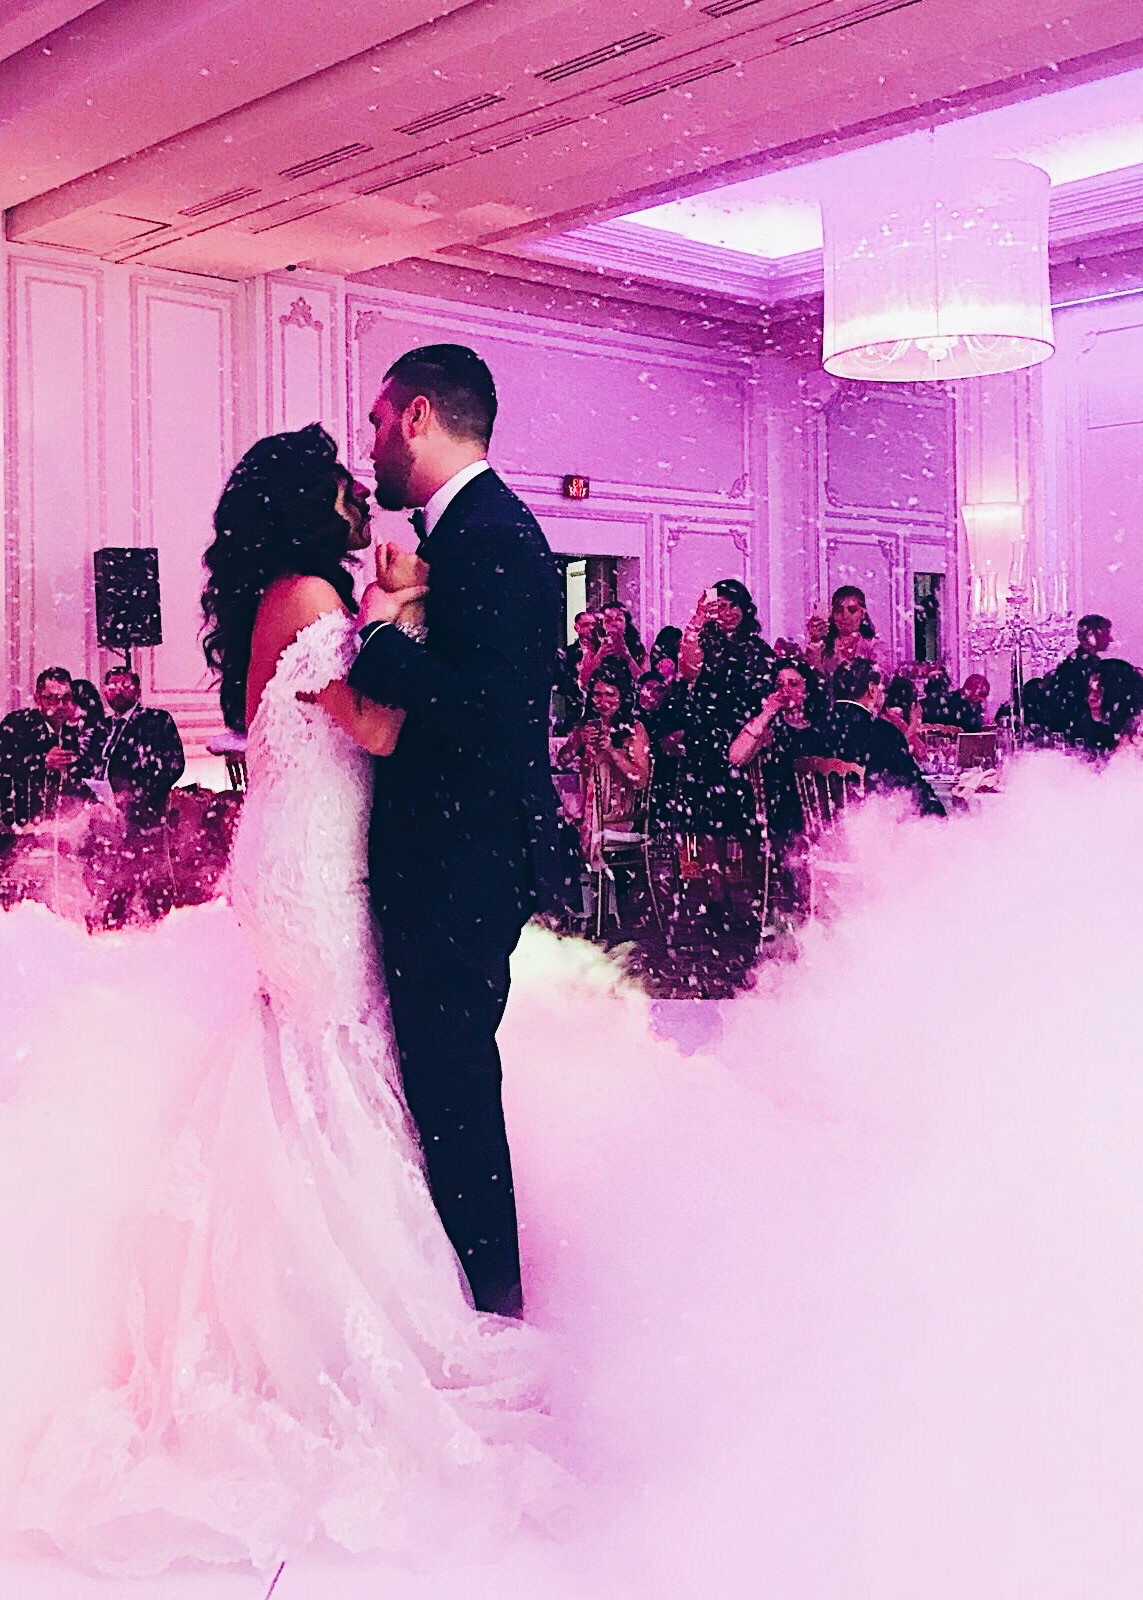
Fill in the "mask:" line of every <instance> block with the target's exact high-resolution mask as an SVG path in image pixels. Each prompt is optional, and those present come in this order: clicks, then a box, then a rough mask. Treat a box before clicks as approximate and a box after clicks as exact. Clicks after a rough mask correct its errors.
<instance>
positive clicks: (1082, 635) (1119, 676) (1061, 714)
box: [1044, 612, 1139, 743]
mask: <svg viewBox="0 0 1143 1600" xmlns="http://www.w3.org/2000/svg"><path fill="white" fill-rule="evenodd" d="M1111 636H1112V629H1111V622H1110V621H1109V619H1108V618H1107V617H1103V616H1099V615H1097V614H1096V613H1095V612H1089V613H1088V615H1087V616H1084V617H1081V618H1080V619H1079V621H1078V622H1077V623H1076V638H1077V641H1078V642H1077V645H1076V648H1075V649H1074V650H1073V651H1072V653H1071V655H1069V656H1065V657H1064V659H1063V660H1062V661H1061V662H1060V663H1059V665H1058V666H1057V667H1056V668H1055V669H1054V671H1052V672H1049V674H1048V676H1047V677H1046V678H1045V679H1044V693H1045V696H1046V699H1047V710H1048V716H1049V719H1050V725H1051V727H1052V730H1053V731H1054V732H1055V733H1062V734H1064V735H1065V737H1066V738H1068V739H1069V740H1071V741H1072V742H1073V743H1076V742H1079V741H1078V740H1077V732H1078V730H1080V729H1081V728H1082V729H1084V730H1088V731H1089V719H1088V709H1089V707H1088V692H1089V688H1090V683H1091V675H1092V672H1093V671H1095V669H1096V668H1098V669H1099V674H1100V685H1101V694H1102V697H1103V700H1104V703H1105V708H1106V710H1107V711H1108V712H1109V714H1112V715H1114V714H1115V713H1114V711H1113V709H1112V708H1113V707H1117V706H1119V705H1129V704H1130V703H1131V701H1132V700H1133V699H1134V697H1135V694H1136V692H1137V688H1136V686H1137V681H1138V678H1139V674H1138V672H1137V671H1136V669H1135V668H1134V667H1133V666H1132V665H1131V663H1130V662H1128V661H1121V660H1118V659H1117V658H1116V657H1114V656H1111V657H1109V656H1108V655H1107V651H1108V650H1109V649H1110V647H1111Z"/></svg>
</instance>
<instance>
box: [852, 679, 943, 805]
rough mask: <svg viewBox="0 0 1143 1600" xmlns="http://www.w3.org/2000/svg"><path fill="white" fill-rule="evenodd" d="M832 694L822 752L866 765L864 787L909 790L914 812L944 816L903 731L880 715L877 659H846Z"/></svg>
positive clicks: (881, 693) (882, 694)
mask: <svg viewBox="0 0 1143 1600" xmlns="http://www.w3.org/2000/svg"><path fill="white" fill-rule="evenodd" d="M833 696H834V701H833V707H832V709H831V710H830V713H829V715H828V716H827V718H826V720H825V724H824V726H823V728H822V750H823V752H824V754H825V755H827V756H833V757H834V758H835V759H836V760H838V761H852V762H855V763H856V764H857V765H858V766H859V767H864V768H865V786H866V788H867V789H872V790H874V791H876V790H878V789H880V790H886V789H907V790H908V791H909V793H910V794H911V795H912V796H913V802H914V804H915V805H916V807H917V810H918V811H920V812H922V813H924V814H925V815H927V816H936V817H943V816H944V814H945V808H944V806H943V805H942V804H941V802H940V801H939V800H938V799H937V796H936V795H935V794H934V793H933V790H932V789H931V788H930V786H929V784H928V783H927V782H926V781H925V777H924V774H923V773H922V771H921V769H920V767H919V766H918V765H917V763H916V761H915V760H914V759H913V756H912V754H911V753H910V750H909V746H908V743H907V742H906V739H905V735H904V734H903V733H902V732H901V730H900V729H899V728H895V727H894V726H893V724H892V723H891V722H887V721H885V719H884V718H883V717H881V716H880V711H881V706H882V704H883V702H884V700H885V690H884V688H883V686H882V682H881V672H880V669H879V668H878V666H877V664H876V662H873V661H869V660H867V659H866V658H865V657H864V656H856V657H855V658H854V659H853V660H852V661H847V662H844V663H843V664H842V665H841V666H840V667H838V669H837V671H836V672H835V673H834V675H833Z"/></svg>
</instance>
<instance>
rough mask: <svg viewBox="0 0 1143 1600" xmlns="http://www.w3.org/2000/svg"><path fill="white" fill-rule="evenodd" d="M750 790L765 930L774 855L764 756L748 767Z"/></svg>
mask: <svg viewBox="0 0 1143 1600" xmlns="http://www.w3.org/2000/svg"><path fill="white" fill-rule="evenodd" d="M746 776H747V778H748V779H749V780H750V792H751V794H752V795H753V797H754V820H755V822H756V823H757V825H758V877H759V882H758V883H757V885H756V886H755V887H756V888H757V889H758V891H759V894H760V895H761V904H760V905H759V908H758V921H759V924H760V926H761V927H762V929H763V931H764V930H765V929H766V928H768V927H769V926H770V888H771V884H772V882H773V873H774V857H773V853H772V851H771V848H770V816H769V812H768V811H767V809H766V788H765V784H764V783H763V779H762V758H761V756H755V757H754V760H753V761H751V762H750V763H749V765H748V766H747V768H746Z"/></svg>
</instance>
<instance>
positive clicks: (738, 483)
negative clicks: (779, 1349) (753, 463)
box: [727, 472, 746, 500]
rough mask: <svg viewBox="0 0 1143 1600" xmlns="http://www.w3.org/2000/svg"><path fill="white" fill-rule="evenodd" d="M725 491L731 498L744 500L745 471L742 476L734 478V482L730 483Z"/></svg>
mask: <svg viewBox="0 0 1143 1600" xmlns="http://www.w3.org/2000/svg"><path fill="white" fill-rule="evenodd" d="M727 493H728V495H729V497H730V499H731V500H745V498H746V474H745V472H744V473H743V474H742V476H741V477H740V478H735V480H734V482H733V483H732V484H731V485H730V488H729V490H728V491H727Z"/></svg>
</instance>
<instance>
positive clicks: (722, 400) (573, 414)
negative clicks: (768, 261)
mask: <svg viewBox="0 0 1143 1600" xmlns="http://www.w3.org/2000/svg"><path fill="white" fill-rule="evenodd" d="M346 310H347V325H348V326H349V328H350V329H351V330H352V336H351V339H350V351H349V356H350V395H351V399H350V403H351V408H352V415H351V424H350V430H349V431H350V438H351V440H352V448H353V451H354V452H355V454H354V458H353V463H352V464H353V466H354V470H355V471H362V470H366V469H367V466H368V442H369V431H368V427H367V425H366V417H367V414H368V410H369V406H370V404H371V403H372V400H373V398H374V395H375V393H376V390H377V388H378V387H379V385H380V382H381V378H382V376H383V374H384V372H385V370H386V368H387V367H388V366H389V365H390V363H391V362H392V361H393V360H394V359H396V357H397V356H398V355H399V354H401V352H402V351H403V350H405V349H408V348H409V347H410V346H411V345H414V344H418V343H424V342H426V341H427V340H429V339H430V338H431V339H438V338H439V339H450V340H457V341H460V342H462V343H466V344H471V345H473V346H474V347H475V348H477V349H478V350H479V351H480V352H481V354H482V355H484V356H485V358H486V359H487V360H488V363H489V366H490V367H491V368H492V372H493V375H494V377H495V378H496V380H497V387H498V390H499V393H500V418H499V420H498V423H497V429H496V435H495V437H494V440H493V448H492V452H491V453H492V459H493V462H494V464H496V465H497V466H498V467H500V468H501V469H502V470H503V471H504V472H505V474H506V475H508V476H511V477H512V479H513V481H514V482H515V481H517V479H519V478H522V477H525V476H526V477H527V478H530V479H539V480H541V481H542V480H548V481H557V480H558V479H559V478H560V477H562V476H563V474H564V473H566V472H579V473H585V474H587V475H588V476H590V477H591V478H592V479H593V481H598V482H600V483H602V482H607V483H609V484H612V485H615V486H617V487H618V486H622V487H623V489H625V490H626V492H627V493H629V494H632V493H633V494H637V495H638V496H639V497H640V498H645V497H647V496H650V497H653V498H654V499H656V500H662V499H664V498H669V497H670V496H671V495H673V494H676V493H677V494H680V495H683V494H685V495H688V496H698V497H700V498H701V499H702V500H704V501H707V502H709V501H711V500H717V501H721V500H729V499H730V498H731V491H732V490H736V494H735V496H734V498H735V503H736V504H738V505H740V506H749V505H750V503H751V501H750V490H749V473H750V461H749V417H748V413H749V406H750V395H749V384H750V378H751V372H750V368H749V365H748V363H746V362H745V361H744V360H742V359H739V358H729V357H726V356H719V355H718V354H712V353H711V352H708V351H699V350H696V349H695V348H694V347H693V346H686V345H683V344H682V343H679V344H673V343H671V342H669V341H667V340H663V339H651V338H643V337H638V336H634V335H631V334H626V333H609V334H607V335H606V336H601V335H600V333H599V331H598V330H596V329H580V328H577V327H575V326H574V325H572V324H570V323H565V322H559V321H556V320H554V319H552V320H547V319H539V318H535V317H527V318H525V317H521V316H519V315H515V314H513V313H511V312H506V311H500V310H494V309H492V308H489V307H476V306H470V305H463V306H460V305H453V304H451V303H449V302H444V301H440V300H428V299H422V298H420V297H418V296H414V295H405V294H396V293H392V292H385V293H382V292H380V291H361V292H360V293H357V292H353V293H351V294H350V295H349V296H348V297H347V303H346Z"/></svg>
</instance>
